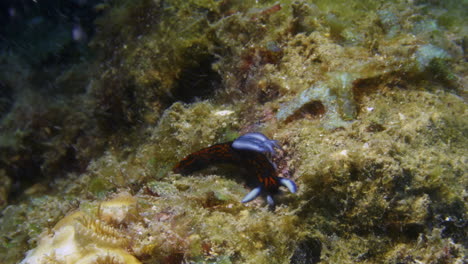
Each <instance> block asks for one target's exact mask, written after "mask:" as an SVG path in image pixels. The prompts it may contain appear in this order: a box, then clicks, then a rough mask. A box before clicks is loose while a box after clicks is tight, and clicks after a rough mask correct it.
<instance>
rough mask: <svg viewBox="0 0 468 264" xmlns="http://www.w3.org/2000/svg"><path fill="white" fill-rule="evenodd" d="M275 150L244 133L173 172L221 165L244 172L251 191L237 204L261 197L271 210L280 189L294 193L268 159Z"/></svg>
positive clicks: (191, 157)
mask: <svg viewBox="0 0 468 264" xmlns="http://www.w3.org/2000/svg"><path fill="white" fill-rule="evenodd" d="M275 149H281V148H280V145H279V144H278V142H277V141H276V140H271V139H269V138H268V137H266V136H265V135H263V134H262V133H258V132H254V133H247V134H244V135H242V136H240V137H238V138H237V139H236V140H234V141H230V142H225V143H220V144H216V145H213V146H210V147H207V148H204V149H201V150H199V151H196V152H194V153H192V154H190V155H188V156H187V157H185V158H184V159H182V160H181V161H180V162H179V163H177V165H176V166H175V167H174V169H173V171H174V172H175V173H180V174H183V175H187V174H190V173H192V172H195V171H197V170H201V169H204V168H206V167H209V166H211V165H216V164H221V163H230V164H234V165H236V166H240V167H243V168H246V169H247V170H248V172H249V173H252V174H253V175H254V176H255V177H253V179H249V180H252V183H253V184H254V186H255V187H254V188H253V189H252V191H250V192H249V193H248V194H247V195H246V196H245V197H244V198H243V199H242V201H241V202H242V203H247V202H250V201H252V200H254V199H255V198H257V197H258V196H260V195H262V196H265V198H266V200H267V203H268V204H269V205H270V206H274V205H275V201H274V200H273V195H274V194H276V193H278V192H279V187H280V186H285V187H286V188H288V189H289V191H291V192H292V193H295V192H296V191H297V187H296V184H295V183H294V182H293V181H292V180H290V179H287V178H283V177H279V176H278V172H277V166H276V164H275V163H274V162H273V161H272V157H274V156H275V155H276V154H277V153H276V150H275Z"/></svg>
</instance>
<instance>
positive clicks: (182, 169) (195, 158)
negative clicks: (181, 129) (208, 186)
mask: <svg viewBox="0 0 468 264" xmlns="http://www.w3.org/2000/svg"><path fill="white" fill-rule="evenodd" d="M231 143H232V142H226V143H221V144H216V145H213V146H210V147H207V148H204V149H201V150H199V151H197V152H194V153H192V154H190V155H188V156H187V157H185V158H184V159H182V160H181V161H180V162H179V163H177V165H176V166H175V167H174V168H173V171H174V172H175V173H180V174H190V173H192V172H195V171H198V170H202V169H204V168H207V167H208V166H211V165H213V164H220V163H237V162H238V159H239V158H238V157H237V153H235V151H234V150H233V149H232V148H231Z"/></svg>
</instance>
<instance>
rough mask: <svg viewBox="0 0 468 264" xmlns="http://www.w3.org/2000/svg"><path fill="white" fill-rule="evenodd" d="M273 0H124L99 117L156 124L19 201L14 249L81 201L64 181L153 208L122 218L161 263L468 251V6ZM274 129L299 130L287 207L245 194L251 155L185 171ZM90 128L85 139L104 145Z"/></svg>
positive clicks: (110, 13) (103, 23)
mask: <svg viewBox="0 0 468 264" xmlns="http://www.w3.org/2000/svg"><path fill="white" fill-rule="evenodd" d="M259 2H260V3H257V1H214V2H213V1H174V2H171V3H166V2H162V1H138V2H135V1H116V2H113V3H111V6H109V7H108V10H107V12H106V14H104V15H103V16H102V17H101V18H100V19H99V20H98V21H97V24H98V26H99V28H100V31H99V32H98V34H97V35H96V37H95V38H94V40H93V43H92V46H93V47H94V49H95V51H96V52H97V53H98V55H99V56H98V59H96V60H97V61H95V63H102V64H103V65H106V66H105V67H104V68H105V69H104V70H103V71H102V72H100V73H99V74H98V75H97V76H95V77H94V78H96V80H95V81H94V82H92V83H91V84H90V90H91V92H90V94H91V98H88V100H89V101H88V103H89V104H91V106H92V109H93V112H94V115H91V116H93V118H96V120H97V121H96V120H95V121H93V122H88V123H86V122H83V123H86V126H85V128H88V127H92V125H93V124H96V123H97V124H98V127H99V128H100V129H101V130H102V131H107V133H110V131H112V130H114V129H115V128H116V127H117V128H118V129H117V130H119V128H122V127H129V126H133V127H134V130H138V131H129V130H128V129H127V130H125V129H123V130H120V131H118V132H113V133H115V137H113V138H111V139H112V140H111V142H110V143H109V145H108V147H106V150H107V151H106V152H104V153H103V154H102V155H100V156H98V157H94V158H93V159H92V160H91V162H89V163H87V166H86V171H84V172H80V173H78V174H76V175H73V176H71V177H64V178H63V179H57V180H56V181H55V182H53V183H50V186H51V187H52V188H53V189H54V190H55V192H56V193H55V194H51V196H49V197H47V198H44V199H40V198H32V200H31V201H29V202H28V201H22V202H21V204H19V205H10V206H8V207H7V208H6V209H4V212H3V215H2V218H1V221H2V225H0V226H2V232H1V234H2V236H1V239H2V240H1V241H2V251H1V252H2V258H1V259H2V261H5V262H6V263H14V262H17V261H18V260H19V259H21V257H22V256H21V255H22V254H23V253H24V252H25V250H27V249H30V248H33V247H34V246H35V243H36V242H35V241H37V238H38V237H39V233H41V231H42V230H46V229H47V228H48V227H50V226H51V225H53V223H55V222H56V221H57V220H59V219H60V218H61V217H62V216H63V215H64V213H65V212H68V211H71V210H73V209H75V208H76V207H77V206H76V204H75V203H74V202H72V201H70V200H69V199H66V201H63V200H62V199H55V196H57V197H63V194H66V195H67V196H68V197H70V196H71V197H75V198H73V199H72V200H74V199H76V200H77V201H79V202H80V203H81V204H82V205H81V206H79V208H80V209H79V210H82V211H85V212H86V213H87V214H88V215H89V216H90V217H91V218H93V219H98V220H99V217H100V216H99V213H98V212H99V209H98V208H99V203H100V202H101V201H103V200H106V199H107V198H108V197H111V196H112V195H113V193H114V192H116V193H120V192H122V191H124V192H125V191H128V192H131V193H132V194H133V195H134V197H136V199H137V200H138V213H136V214H137V215H136V216H135V217H131V218H129V220H128V222H125V225H120V226H119V225H115V223H107V224H109V225H113V224H114V225H115V226H113V227H115V228H119V230H120V231H122V232H124V233H125V234H127V235H128V236H130V237H132V239H133V240H134V241H136V243H135V244H133V245H129V246H131V247H132V252H133V254H134V255H135V256H136V257H137V258H138V259H139V260H140V261H142V262H143V263H155V262H160V263H168V262H173V263H180V262H182V261H187V262H195V263H212V262H213V263H272V262H273V263H290V262H291V263H318V262H319V261H320V262H321V263H396V262H398V263H414V262H417V261H419V262H428V263H456V262H457V261H458V262H463V261H464V260H466V246H465V245H466V230H464V223H465V221H464V219H466V217H467V216H466V209H467V208H466V204H467V200H466V199H467V198H466V197H467V196H466V190H465V189H464V186H467V185H468V182H467V177H466V150H465V147H464V146H466V145H467V144H468V142H467V138H468V131H467V127H468V124H467V121H466V120H468V119H467V117H466V114H467V112H466V109H467V108H466V99H464V97H463V95H466V87H464V86H463V78H464V77H463V76H464V74H465V73H466V65H464V64H463V61H462V58H463V56H462V55H461V54H463V52H460V50H462V47H461V45H460V44H459V43H461V42H462V41H460V39H461V40H463V39H464V38H466V37H464V36H463V33H460V32H462V30H460V27H459V26H457V25H456V24H457V23H458V24H463V20H460V18H459V17H456V16H453V17H452V16H451V15H450V14H451V12H450V11H451V10H450V9H447V10H445V12H440V13H438V14H443V15H436V19H434V17H433V16H432V15H431V14H430V12H429V11H428V10H430V8H426V7H421V9H418V8H413V9H411V10H410V11H406V12H403V11H404V10H408V5H410V6H411V7H416V6H414V5H417V4H418V3H413V4H409V3H406V2H402V1H392V2H388V1H385V3H383V2H384V1H351V2H350V1H316V2H314V4H311V3H306V2H305V1H298V2H297V1H296V2H294V3H290V1H281V2H280V3H276V2H274V1H259ZM278 4H279V5H280V7H281V8H279V6H278ZM429 6H430V7H432V8H435V6H437V8H441V7H440V6H439V5H432V4H430V5H429ZM364 7H365V8H364ZM443 8H449V7H443ZM451 8H453V7H451ZM418 10H422V11H418ZM455 13H457V12H455ZM409 18H410V19H409ZM408 19H409V20H408ZM407 21H408V22H407ZM413 22H415V23H414V25H412V24H411V23H413ZM440 26H443V27H445V28H446V29H447V30H448V31H447V32H445V31H444V30H442V28H440ZM451 34H452V35H451ZM457 34H459V35H457ZM453 35H456V37H455V40H454V41H451V40H449V39H451V38H452V37H453ZM465 35H466V34H465ZM457 43H458V44H457ZM110 47H112V48H110ZM197 67H199V68H202V71H195V70H194V69H195V68H197ZM99 75H101V76H99ZM194 75H195V77H194V78H193V77H190V76H194ZM428 76H429V77H431V78H428ZM432 76H434V78H432ZM72 79H73V78H70V79H67V78H64V79H63V80H61V82H62V83H63V84H62V85H66V84H67V83H68V82H71V80H72ZM198 79H207V80H213V82H212V84H213V85H212V84H210V81H207V82H205V81H203V82H201V85H197V84H196V83H198V82H197V80H198ZM10 83H13V82H10ZM205 86H207V87H205ZM205 88H206V90H205ZM459 95H462V96H461V97H460V96H459ZM181 101H182V102H181ZM71 112H72V111H71V110H68V111H62V112H61V114H59V115H58V117H56V116H55V115H52V114H47V115H42V116H44V117H51V119H53V120H58V121H56V122H51V123H50V124H46V125H44V126H40V127H44V130H45V131H47V129H46V128H50V127H53V126H54V124H56V123H59V124H61V123H65V121H68V119H62V116H65V115H68V114H70V113H71ZM87 113H88V112H87ZM42 116H40V117H39V118H41V117H42ZM73 116H74V115H73ZM85 117H86V115H85ZM85 117H82V119H80V120H83V119H85ZM63 120H65V121H63ZM140 122H141V123H144V125H142V126H138V125H136V124H137V123H140ZM10 126H11V125H10ZM80 129H81V130H83V128H82V127H80V126H78V127H75V128H72V129H66V131H64V132H57V131H54V133H57V135H58V138H59V139H60V140H58V139H57V141H54V142H53V143H54V146H56V147H55V148H53V149H52V150H50V151H49V152H48V154H47V155H44V157H45V158H46V160H47V162H45V163H44V164H45V166H46V167H52V168H55V167H60V166H54V164H58V165H61V164H64V163H66V162H68V160H66V159H56V156H57V155H58V156H65V154H66V152H64V150H63V148H62V147H59V146H61V145H62V142H64V143H65V145H66V144H70V142H72V143H73V142H74V141H73V140H74V138H75V136H74V135H76V134H79V133H77V132H76V131H77V130H80ZM258 130H260V131H261V132H264V133H266V134H267V135H268V136H269V137H272V138H274V139H277V140H279V141H280V143H281V144H282V145H283V146H284V147H285V150H286V152H287V153H288V156H287V158H288V160H287V162H288V166H289V168H290V169H291V170H292V171H294V174H293V176H292V177H293V179H294V180H295V181H296V183H297V184H298V186H299V193H298V194H297V195H296V194H288V195H286V196H285V197H282V198H281V199H279V200H278V201H279V203H280V205H279V206H278V208H277V209H276V211H274V212H271V211H268V210H267V209H266V207H265V206H264V202H263V201H262V200H261V199H258V201H257V200H256V201H255V202H252V203H249V204H247V205H244V204H241V203H240V202H239V201H240V200H241V199H242V197H243V196H244V195H245V194H246V193H247V192H248V190H247V189H246V187H245V186H243V185H242V181H239V178H238V177H237V175H235V174H237V172H236V170H235V169H234V170H233V171H230V170H223V169H221V170H216V171H214V172H213V170H205V171H202V172H196V173H194V174H193V175H190V176H188V177H182V176H180V175H173V174H172V173H171V172H170V171H171V169H172V167H173V166H174V164H175V163H176V162H177V161H178V160H180V159H181V158H183V157H184V156H186V155H188V154H189V153H191V152H193V151H196V150H198V149H201V148H204V147H206V146H209V145H212V144H215V143H219V142H226V141H230V140H233V139H234V138H236V137H237V136H239V135H240V134H242V133H245V132H248V131H258ZM22 132H24V133H25V135H32V136H30V137H32V138H34V137H33V136H34V135H35V134H28V133H29V132H28V131H27V130H24V131H23V130H20V131H19V132H18V133H20V134H21V133H22ZM61 133H63V137H61V135H62V134H61ZM75 133H76V134H75ZM95 135H99V136H101V137H102V138H99V140H97V141H96V142H101V141H105V139H106V137H104V135H106V133H103V134H100V133H96V134H95ZM2 138H4V139H8V140H7V141H5V142H9V143H8V144H9V146H13V147H16V146H17V145H18V143H17V141H15V140H16V138H15V140H10V139H12V138H11V137H3V136H2ZM25 138H26V139H27V138H28V137H27V136H20V137H18V139H19V141H21V140H24V139H25ZM26 142H27V141H26ZM87 142H95V141H93V140H84V139H83V142H82V143H81V144H79V145H78V146H79V148H80V150H83V154H80V155H83V156H86V157H92V156H93V155H91V154H87V153H89V152H93V151H92V149H91V150H90V149H88V148H87V147H88V146H87V145H88V144H87ZM22 144H24V143H22ZM64 153H65V154H64ZM5 160H7V159H3V160H2V162H6V161H5ZM72 162H73V161H72ZM45 171H46V172H47V171H50V170H45ZM64 174H67V172H66V171H65V172H64ZM64 176H65V175H64ZM7 189H9V188H8V187H7ZM3 192H4V193H8V190H6V191H3ZM4 200H6V198H5V199H4ZM35 206H36V207H35ZM58 208H60V209H58ZM37 210H44V212H38V211H37ZM47 211H48V212H47ZM25 212H27V213H26V214H25ZM37 219H39V221H37ZM49 219H51V220H50V221H49ZM32 221H36V222H37V223H34V222H33V223H34V224H32ZM23 222H24V224H21V223H23ZM49 222H50V223H49ZM4 223H12V224H5V225H4ZM16 224H20V225H19V226H18V227H17V226H15V225H16ZM311 241H312V242H311ZM10 248H17V250H16V251H13V250H12V251H9V250H6V249H10ZM304 252H311V253H310V254H305V253H304ZM302 253H304V254H302ZM293 256H304V257H293ZM301 261H302V262H301Z"/></svg>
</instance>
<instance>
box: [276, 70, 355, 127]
mask: <svg viewBox="0 0 468 264" xmlns="http://www.w3.org/2000/svg"><path fill="white" fill-rule="evenodd" d="M328 76H329V79H328V81H327V82H317V83H316V84H314V85H312V86H311V87H310V88H308V89H306V90H304V91H303V92H302V93H300V94H299V95H298V96H296V97H295V98H293V99H292V100H291V101H289V102H287V103H285V104H283V105H282V106H281V107H280V110H279V111H278V114H277V115H276V117H277V118H278V120H280V121H290V120H291V119H294V117H295V115H296V114H297V112H300V111H302V110H304V109H305V108H307V106H308V105H310V104H313V103H314V102H318V103H319V104H321V105H323V108H324V109H322V110H320V107H318V109H316V111H315V112H314V113H309V114H312V115H313V116H320V115H322V114H323V118H322V120H321V121H322V125H323V127H324V128H326V129H335V128H338V127H344V126H347V125H349V124H350V123H351V122H349V121H351V120H353V119H354V118H355V116H356V105H355V102H354V99H353V94H352V90H351V89H352V83H353V81H354V80H356V78H355V77H354V76H353V75H351V74H349V73H344V72H334V73H330V74H328ZM322 111H323V113H322Z"/></svg>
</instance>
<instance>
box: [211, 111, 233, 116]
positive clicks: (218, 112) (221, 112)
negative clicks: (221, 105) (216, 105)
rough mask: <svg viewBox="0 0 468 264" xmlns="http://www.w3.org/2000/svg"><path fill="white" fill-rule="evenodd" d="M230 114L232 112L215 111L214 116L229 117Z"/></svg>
mask: <svg viewBox="0 0 468 264" xmlns="http://www.w3.org/2000/svg"><path fill="white" fill-rule="evenodd" d="M232 113H234V111H231V110H221V111H216V112H215V113H214V115H216V116H227V115H231V114H232Z"/></svg>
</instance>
